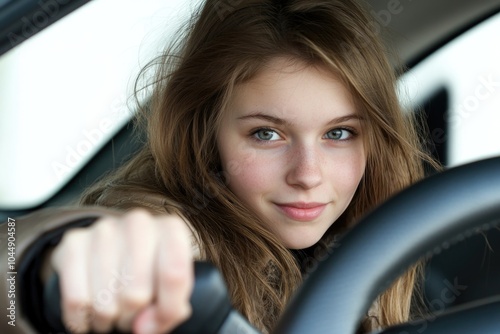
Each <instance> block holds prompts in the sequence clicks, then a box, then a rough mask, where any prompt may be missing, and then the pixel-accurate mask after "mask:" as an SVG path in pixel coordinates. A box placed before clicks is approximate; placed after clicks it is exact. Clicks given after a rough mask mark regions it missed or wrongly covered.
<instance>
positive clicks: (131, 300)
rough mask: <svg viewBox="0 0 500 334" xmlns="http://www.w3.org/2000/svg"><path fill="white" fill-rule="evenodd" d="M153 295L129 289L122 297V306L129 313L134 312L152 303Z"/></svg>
mask: <svg viewBox="0 0 500 334" xmlns="http://www.w3.org/2000/svg"><path fill="white" fill-rule="evenodd" d="M151 301H152V295H151V293H149V292H147V291H141V290H138V289H127V291H125V292H124V293H123V294H122V296H121V300H120V303H121V306H122V308H123V309H124V310H126V311H127V312H134V311H136V310H139V309H142V308H144V307H145V306H146V305H148V304H149V303H151Z"/></svg>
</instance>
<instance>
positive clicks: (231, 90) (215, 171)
mask: <svg viewBox="0 0 500 334" xmlns="http://www.w3.org/2000/svg"><path fill="white" fill-rule="evenodd" d="M374 25H376V22H375V21H374V19H373V18H371V17H370V16H369V15H368V14H367V11H366V9H364V8H363V7H362V6H361V5H360V4H358V3H357V2H356V1H355V0H288V1H276V0H245V1H243V0H236V1H227V2H225V1H224V0H206V1H205V3H204V4H203V5H202V7H200V9H199V11H197V12H196V13H195V14H194V16H193V19H192V21H191V22H190V24H189V25H188V26H187V29H186V33H185V34H182V35H180V36H179V39H178V41H177V43H176V44H174V45H172V46H171V47H170V48H168V51H166V52H165V54H164V56H162V57H161V58H159V59H157V61H156V62H154V63H152V66H154V67H155V68H156V69H157V75H156V77H155V78H156V80H155V81H154V84H153V86H152V87H153V93H152V96H151V100H150V102H149V103H148V105H147V108H144V110H142V111H141V113H140V115H139V116H140V117H139V121H142V122H140V124H142V125H144V127H145V131H146V133H147V143H146V145H145V146H144V148H143V149H142V150H141V151H140V152H139V153H138V154H137V155H136V156H135V157H133V159H132V160H131V161H130V162H129V163H128V164H127V165H126V166H124V167H123V168H121V169H120V170H118V171H117V172H115V173H114V174H112V175H110V176H107V177H106V178H104V179H103V180H102V181H101V182H100V183H99V184H97V185H95V186H94V187H92V188H91V189H89V190H88V191H87V193H86V194H85V195H84V197H83V200H82V204H84V205H85V206H90V207H85V208H81V209H66V210H51V211H48V212H42V213H37V214H35V215H33V216H32V217H28V218H27V219H26V222H25V223H24V225H28V224H30V228H31V233H29V235H30V236H29V237H26V241H25V242H24V243H23V244H25V245H26V246H25V247H24V248H22V249H21V250H20V251H21V252H28V251H29V248H30V247H31V248H33V247H34V246H33V245H35V244H38V245H40V244H41V242H40V240H41V239H44V238H42V237H39V236H40V235H41V232H42V231H49V232H50V233H52V239H51V240H52V241H51V243H50V242H45V245H44V246H43V247H44V248H45V249H46V257H45V258H46V262H45V263H42V264H39V266H41V267H42V270H41V271H42V275H41V276H42V280H43V279H44V277H46V276H47V274H48V273H50V271H51V270H55V271H56V272H58V274H59V276H60V279H61V293H62V298H63V300H62V308H63V310H62V311H63V318H64V321H65V324H66V325H67V327H68V328H70V329H71V330H73V331H75V332H87V331H89V330H95V331H109V330H110V329H112V328H113V327H118V328H120V329H123V330H130V329H133V330H134V331H135V332H137V333H161V332H165V331H169V330H171V329H173V328H174V327H175V326H177V325H178V324H179V323H180V322H182V321H183V320H185V319H186V318H187V317H188V316H189V314H190V306H189V295H190V292H191V289H192V285H193V272H192V262H193V259H201V260H207V261H210V262H212V263H214V264H215V265H216V266H217V267H218V268H219V270H220V271H221V273H222V274H223V277H224V278H225V280H226V283H227V285H228V288H229V291H230V295H231V298H232V302H233V304H234V306H235V307H236V308H237V309H238V310H239V311H240V312H241V313H242V314H243V315H244V316H246V317H247V318H248V319H249V321H250V322H251V323H252V324H253V325H254V326H256V327H257V328H259V329H260V330H262V331H264V332H267V331H271V330H272V328H273V326H274V325H275V324H276V322H277V319H278V318H279V316H280V314H281V313H282V311H283V309H284V308H285V306H286V304H287V302H288V300H289V299H290V297H291V296H292V294H293V292H294V291H295V289H296V288H297V286H298V285H299V284H300V282H301V278H302V275H303V274H304V273H306V272H307V269H308V268H307V265H306V264H307V263H310V261H309V260H310V259H311V258H313V257H314V256H315V255H314V254H315V250H317V249H319V248H322V249H327V248H328V247H331V243H332V240H334V237H335V236H336V235H338V234H339V233H342V232H344V231H345V230H347V229H348V228H350V227H352V226H353V224H355V222H356V220H357V219H358V218H359V217H360V216H361V215H363V214H364V213H366V212H367V211H368V210H371V209H372V208H374V207H375V206H376V205H377V204H379V203H381V202H382V201H383V200H385V199H386V198H387V197H388V196H390V195H392V194H394V193H395V192H397V191H399V190H401V189H402V188H404V187H406V186H408V185H409V184H411V183H413V182H415V181H417V180H419V179H420V178H422V177H423V167H422V161H428V162H431V163H432V160H431V159H430V158H429V157H428V156H427V155H426V154H425V153H424V152H423V151H422V149H421V144H420V141H419V138H418V137H417V133H416V130H415V125H414V122H413V121H412V119H411V117H412V116H411V114H410V113H406V114H405V113H403V112H402V110H401V108H400V105H399V103H398V99H397V96H396V92H395V74H394V69H393V67H392V66H391V64H390V63H389V62H388V60H387V55H386V53H387V51H386V49H385V48H384V47H383V45H382V43H381V42H380V38H379V37H380V36H378V35H377V31H378V30H377V29H374V27H375V26H374ZM98 207H107V208H111V209H104V208H98ZM35 222H36V223H35ZM68 223H72V225H71V224H70V225H67V224H68ZM90 223H92V225H90V226H88V227H74V226H76V225H77V226H82V225H88V224H90ZM70 226H72V227H73V228H70ZM54 231H56V232H54ZM25 234H28V232H26V233H25ZM44 235H45V236H46V235H47V233H45V234H44ZM60 238H62V240H61V241H60V242H58V241H59V239H60ZM45 239H47V238H45ZM45 239H44V240H45ZM54 240H55V241H54ZM51 244H52V245H56V246H55V248H54V249H53V250H52V248H51V246H50V245H51ZM38 247H41V246H38ZM47 249H48V250H47ZM28 258H29V257H28ZM26 261H27V260H26ZM26 261H25V262H26ZM37 268H38V267H37ZM37 270H38V269H37ZM417 272H418V266H416V267H414V268H412V269H410V270H409V271H408V272H407V273H405V274H404V275H403V276H402V277H400V278H399V279H398V280H397V281H396V282H395V283H394V284H393V285H392V287H391V288H389V289H388V290H387V291H386V292H385V293H383V294H382V295H381V296H379V298H378V299H377V300H376V301H375V303H374V305H373V306H372V308H371V309H370V312H369V314H368V315H367V318H366V320H365V321H364V323H363V324H362V329H363V330H364V331H369V330H372V329H375V328H378V327H384V326H388V325H392V324H396V323H399V322H404V321H407V320H408V318H409V316H410V306H411V304H412V296H413V291H414V285H415V281H416V277H417ZM25 326H28V325H27V324H25Z"/></svg>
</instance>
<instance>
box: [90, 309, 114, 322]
mask: <svg viewBox="0 0 500 334" xmlns="http://www.w3.org/2000/svg"><path fill="white" fill-rule="evenodd" d="M92 315H93V317H92V318H93V319H92V320H94V322H99V323H113V322H114V321H115V320H116V319H117V318H118V308H117V307H116V306H111V305H107V306H106V307H97V309H96V308H94V309H93V313H92Z"/></svg>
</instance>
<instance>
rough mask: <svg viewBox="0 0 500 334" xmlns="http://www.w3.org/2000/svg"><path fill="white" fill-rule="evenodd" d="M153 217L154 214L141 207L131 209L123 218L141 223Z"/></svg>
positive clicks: (130, 221)
mask: <svg viewBox="0 0 500 334" xmlns="http://www.w3.org/2000/svg"><path fill="white" fill-rule="evenodd" d="M151 217H152V216H151V214H150V213H149V212H148V211H146V210H145V209H141V208H137V209H133V210H130V211H129V212H127V213H125V214H124V216H123V218H124V219H125V221H126V222H127V223H135V224H137V223H141V222H143V221H144V220H150V219H151Z"/></svg>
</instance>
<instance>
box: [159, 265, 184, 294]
mask: <svg viewBox="0 0 500 334" xmlns="http://www.w3.org/2000/svg"><path fill="white" fill-rule="evenodd" d="M179 267H182V266H174V265H172V266H165V267H163V268H161V269H160V272H159V275H160V277H159V283H160V284H162V285H164V286H167V287H171V288H177V289H179V288H182V287H188V286H189V281H190V277H189V275H188V273H187V271H186V270H182V269H183V268H179Z"/></svg>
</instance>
